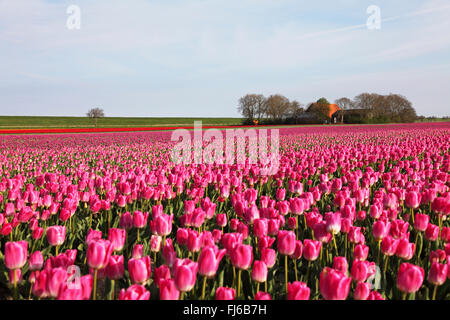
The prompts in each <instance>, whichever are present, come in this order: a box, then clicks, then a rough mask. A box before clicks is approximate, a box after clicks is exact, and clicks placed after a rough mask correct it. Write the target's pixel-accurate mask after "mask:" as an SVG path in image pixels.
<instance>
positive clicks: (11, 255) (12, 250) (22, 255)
mask: <svg viewBox="0 0 450 320" xmlns="http://www.w3.org/2000/svg"><path fill="white" fill-rule="evenodd" d="M27 258H28V242H26V241H17V242H7V243H6V244H5V266H6V268H8V269H9V270H16V269H21V268H22V267H23V266H24V265H25V263H26V262H27Z"/></svg>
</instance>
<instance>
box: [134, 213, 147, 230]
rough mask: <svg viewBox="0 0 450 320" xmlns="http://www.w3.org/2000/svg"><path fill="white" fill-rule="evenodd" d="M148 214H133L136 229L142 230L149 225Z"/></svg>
mask: <svg viewBox="0 0 450 320" xmlns="http://www.w3.org/2000/svg"><path fill="white" fill-rule="evenodd" d="M147 219H148V212H141V211H135V212H134V213H133V225H134V227H135V228H138V229H142V228H144V227H145V225H146V224H147Z"/></svg>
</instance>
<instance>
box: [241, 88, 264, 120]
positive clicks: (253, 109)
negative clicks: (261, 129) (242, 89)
mask: <svg viewBox="0 0 450 320" xmlns="http://www.w3.org/2000/svg"><path fill="white" fill-rule="evenodd" d="M265 103H266V98H265V97H264V96H263V95H262V94H247V95H245V96H243V97H242V98H240V99H239V105H238V111H239V112H240V113H241V114H242V116H243V117H244V118H246V119H247V121H249V122H253V120H255V119H257V120H258V121H259V120H261V117H262V116H263V115H264V113H265Z"/></svg>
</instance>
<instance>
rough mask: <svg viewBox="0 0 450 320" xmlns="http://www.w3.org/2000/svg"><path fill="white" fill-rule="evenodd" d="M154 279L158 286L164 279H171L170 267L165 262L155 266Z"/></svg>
mask: <svg viewBox="0 0 450 320" xmlns="http://www.w3.org/2000/svg"><path fill="white" fill-rule="evenodd" d="M154 274H155V275H154V281H155V284H156V286H157V287H159V285H160V283H161V281H162V280H165V279H170V278H171V276H170V269H169V267H168V266H166V265H165V264H162V265H161V266H159V267H158V268H155V272H154Z"/></svg>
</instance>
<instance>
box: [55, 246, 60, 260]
mask: <svg viewBox="0 0 450 320" xmlns="http://www.w3.org/2000/svg"><path fill="white" fill-rule="evenodd" d="M58 249H59V246H56V247H55V257H56V256H57V255H58V251H59V250H58Z"/></svg>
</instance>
